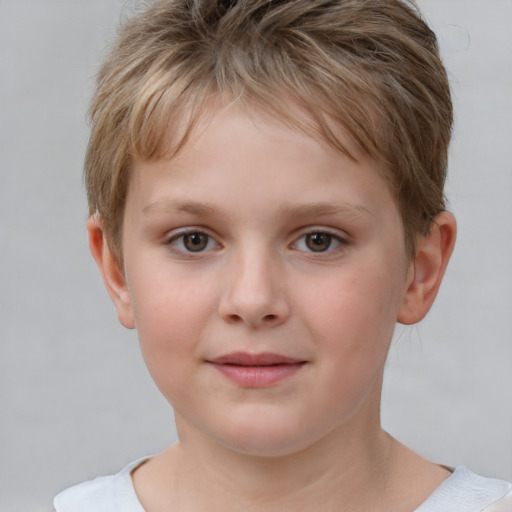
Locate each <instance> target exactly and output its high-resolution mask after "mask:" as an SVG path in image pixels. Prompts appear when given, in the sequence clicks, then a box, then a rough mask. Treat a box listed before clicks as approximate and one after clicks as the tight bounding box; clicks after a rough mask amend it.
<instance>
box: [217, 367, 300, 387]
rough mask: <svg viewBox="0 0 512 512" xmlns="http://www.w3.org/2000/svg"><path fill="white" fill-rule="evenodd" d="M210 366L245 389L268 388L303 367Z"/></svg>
mask: <svg viewBox="0 0 512 512" xmlns="http://www.w3.org/2000/svg"><path fill="white" fill-rule="evenodd" d="M212 364H213V366H214V367H215V368H216V369H217V370H218V371H219V372H221V373H222V374H223V375H224V376H225V377H227V378H228V379H229V380H231V381H232V382H234V383H236V384H238V385H239V386H242V387H246V388H266V387H270V386H272V385H274V384H277V383H278V382H280V381H282V380H284V379H286V378H288V377H291V376H292V375H294V374H295V373H297V372H298V371H299V370H300V369H301V368H302V367H303V366H304V363H293V364H276V365H270V366H238V365H233V364H216V363H212Z"/></svg>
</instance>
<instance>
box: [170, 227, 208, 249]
mask: <svg viewBox="0 0 512 512" xmlns="http://www.w3.org/2000/svg"><path fill="white" fill-rule="evenodd" d="M169 244H170V245H171V246H172V247H173V249H175V250H177V251H180V252H184V253H196V252H204V251H208V250H211V249H215V248H216V247H218V243H217V242H216V241H215V240H214V239H213V238H212V237H211V236H209V235H207V234H206V233H203V232H201V231H190V232H188V233H181V234H178V235H175V236H173V237H172V238H171V239H170V240H169Z"/></svg>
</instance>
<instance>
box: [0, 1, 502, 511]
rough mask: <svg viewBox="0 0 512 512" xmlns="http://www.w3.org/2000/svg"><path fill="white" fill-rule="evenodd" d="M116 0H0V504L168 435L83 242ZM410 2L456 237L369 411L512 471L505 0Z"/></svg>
mask: <svg viewBox="0 0 512 512" xmlns="http://www.w3.org/2000/svg"><path fill="white" fill-rule="evenodd" d="M133 3H134V0H132V1H131V2H128V3H127V2H123V1H122V0H95V1H93V0H87V1H86V0H0V51H1V53H0V72H1V80H0V98H1V117H0V169H1V173H2V174H1V177H2V180H1V186H0V219H1V220H0V236H1V238H0V239H1V253H0V263H1V265H0V321H1V324H0V336H1V344H0V364H1V371H0V378H1V383H0V384H1V386H0V410H1V422H0V450H1V454H0V457H1V459H0V460H1V464H0V486H1V489H0V510H1V511H2V512H3V511H5V512H16V511H24V512H25V511H35V512H37V511H43V510H50V509H51V498H52V496H53V495H54V494H55V493H56V492H58V491H59V490H60V489H62V488H64V487H66V486H68V485H70V484H72V483H75V482H77V481H81V480H84V479H88V478H91V477H93V476H96V475H98V474H105V473H111V472H114V471H116V470H118V469H120V468H121V467H122V466H123V465H124V464H125V463H127V462H129V461H131V460H132V459H135V458H137V457H140V456H143V455H145V454H148V453H152V452H155V451H158V450H160V449H162V448H164V447H165V446H166V445H167V444H169V443H170V442H172V441H173V440H174V439H175V433H174V427H173V422H172V412H171V410H170V407H169V406H167V404H166V403H165V402H164V399H163V398H162V397H161V396H160V395H159V393H158V392H157V390H156V388H155V387H154V385H153V384H152V382H151V380H150V378H149V377H148V375H147V373H146V370H145V368H144V366H143V363H142V361H141V358H140V356H139V353H138V347H137V342H136V337H135V335H134V333H133V332H129V331H125V330H124V329H123V328H122V327H120V326H119V325H118V324H117V319H116V316H115V313H114V309H113V307H112V305H111V304H110V301H109V299H108V297H107V295H106V293H105V292H104V290H103V287H102V284H101V282H100V277H99V274H98V272H97V271H96V269H95V267H94V265H93V262H92V259H91V258H90V257H89V255H88V250H87V245H86V234H85V219H86V205H85V199H84V192H83V189H82V182H81V164H82V158H83V153H84V148H85V145H86V141H87V125H86V122H85V111H86V108H87V101H88V98H89V96H90V94H91V91H92V86H93V76H94V73H95V71H96V68H97V65H98V62H99V60H100V58H101V55H102V54H103V51H104V47H105V43H106V41H108V40H110V39H111V38H112V34H113V30H114V27H116V26H117V22H118V20H119V18H120V16H123V15H127V14H128V13H129V12H130V9H131V6H132V5H133ZM419 4H420V6H421V7H422V9H423V11H424V13H425V15H426V17H427V18H428V19H429V20H430V22H431V25H432V27H433V28H434V29H435V30H436V32H437V33H438V36H439V38H440V41H441V45H442V50H443V55H444V57H445V61H446V64H447V66H448V68H449V71H450V77H451V82H452V87H453V91H454V99H455V106H456V111H457V120H456V129H455V137H454V143H453V146H452V151H451V161H450V179H449V183H448V195H449V198H450V205H451V209H452V210H453V211H454V212H455V214H456V216H457V218H458V221H459V239H458V245H457V248H456V251H455V254H454V256H453V260H452V263H451V265H450V267H449V270H448V275H447V277H446V280H445V283H444V286H443V288H442V290H441V293H440V296H439V299H438V301H437V303H436V305H435V307H434V308H433V311H432V312H431V314H430V316H429V317H428V318H427V320H425V321H424V322H423V323H422V324H421V325H419V326H416V327H414V328H407V329H399V331H398V334H397V337H396V338H397V339H396V341H395V343H394V348H393V350H392V354H391V356H390V361H389V365H388V372H387V380H386V384H385V389H384V404H383V422H384V425H385V427H386V428H387V429H389V431H390V432H391V433H393V434H394V435H396V436H397V437H398V438H399V439H401V440H403V441H404V442H405V443H406V444H409V445H410V446H412V447H413V448H414V449H416V450H417V451H419V452H420V453H422V454H424V455H425V456H427V457H430V458H432V459H434V460H436V461H439V462H443V463H446V464H451V465H456V464H460V463H463V464H466V465H467V466H469V467H471V469H473V470H475V471H478V472H482V473H484V474H487V475H493V476H499V477H502V478H506V479H509V480H512V407H511V396H512V375H511V373H512V372H511V366H512V365H511V362H512V314H511V312H512V286H511V285H512V265H511V254H512V242H511V240H512V237H511V234H512V201H511V199H510V198H511V192H512V149H511V147H512V144H511V143H512V137H511V136H512V129H511V122H512V29H511V26H512V1H511V0H485V1H484V0H420V1H419ZM123 6H124V8H123ZM123 13H124V14H123Z"/></svg>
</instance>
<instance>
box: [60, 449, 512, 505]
mask: <svg viewBox="0 0 512 512" xmlns="http://www.w3.org/2000/svg"><path fill="white" fill-rule="evenodd" d="M145 460H147V459H141V460H138V461H135V462H133V463H131V464H130V465H128V466H126V467H125V468H124V469H123V470H122V471H120V472H119V473H117V474H116V475H111V476H101V477H98V478H96V479H94V480H90V481H89V482H84V483H82V484H79V485H75V486H74V487H70V488H69V489H66V490H65V491H63V492H61V493H60V494H59V495H57V496H56V498H55V500H54V502H53V504H54V506H55V511H56V512H145V510H144V508H143V507H142V505H141V504H140V502H139V500H138V498H137V495H136V493H135V489H134V487H133V482H132V478H131V472H132V471H133V469H135V468H136V467H137V466H138V465H139V464H142V462H144V461H145ZM413 512H512V484H510V483H508V482H505V481H503V480H496V479H493V478H484V477H482V476H478V475H475V473H472V472H471V471H469V470H468V469H466V468H465V467H463V466H459V467H458V468H456V469H455V470H454V471H453V473H452V475H451V476H449V477H448V478H447V479H446V480H445V481H444V482H443V483H442V484H441V485H440V486H439V487H438V488H437V489H436V490H435V491H434V492H433V493H432V494H431V495H430V497H429V498H428V499H427V501H425V502H424V503H423V504H422V505H420V506H419V507H418V508H417V509H416V510H415V511H413Z"/></svg>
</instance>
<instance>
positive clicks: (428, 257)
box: [397, 212, 457, 325]
mask: <svg viewBox="0 0 512 512" xmlns="http://www.w3.org/2000/svg"><path fill="white" fill-rule="evenodd" d="M456 232H457V225H456V222H455V218H454V217H453V215H452V214H451V213H449V212H442V213H440V214H439V215H438V216H437V217H436V218H435V219H434V221H433V222H432V226H431V228H430V231H429V232H428V234H426V235H421V236H419V237H418V238H417V240H416V242H417V246H416V256H415V258H414V261H413V262H412V269H411V276H410V278H409V282H408V287H407V290H406V292H405V296H404V298H403V301H402V304H401V306H400V310H399V312H398V318H397V320H398V322H400V323H402V324H406V325H411V324H415V323H417V322H419V321H420V320H422V319H423V318H424V317H425V315H426V314H427V313H428V311H429V309H430V307H431V306H432V304H433V302H434V299H435V298H436V295H437V292H438V290H439V287H440V286H441V281H442V279H443V276H444V272H445V270H446V267H447V265H448V261H449V260H450V256H451V254H452V251H453V246H454V244H455V237H456Z"/></svg>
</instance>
